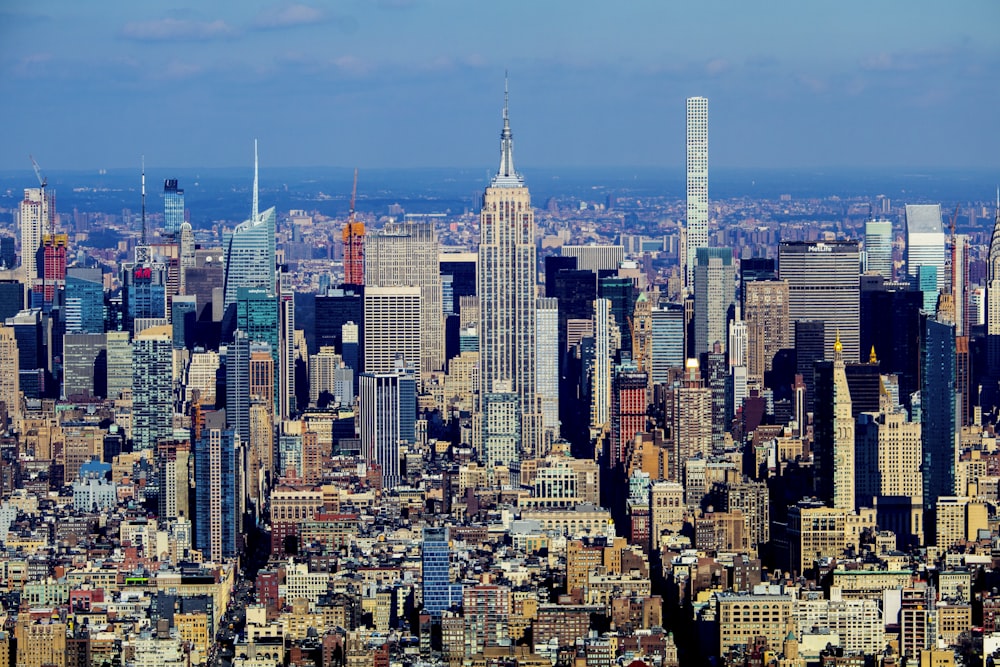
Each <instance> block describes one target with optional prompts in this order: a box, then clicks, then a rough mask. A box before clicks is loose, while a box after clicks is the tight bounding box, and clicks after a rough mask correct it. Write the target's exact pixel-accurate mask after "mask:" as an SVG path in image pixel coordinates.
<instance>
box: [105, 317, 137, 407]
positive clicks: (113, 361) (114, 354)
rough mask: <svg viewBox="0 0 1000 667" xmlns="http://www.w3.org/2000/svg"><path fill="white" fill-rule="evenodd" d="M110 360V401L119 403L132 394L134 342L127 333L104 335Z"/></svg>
mask: <svg viewBox="0 0 1000 667" xmlns="http://www.w3.org/2000/svg"><path fill="white" fill-rule="evenodd" d="M104 338H105V347H106V350H107V359H108V390H107V391H108V396H107V397H108V399H109V400H112V401H117V400H118V399H120V398H121V397H122V395H124V394H127V395H131V394H132V381H133V374H132V342H131V336H130V335H129V332H127V331H109V332H108V333H106V334H105V335H104Z"/></svg>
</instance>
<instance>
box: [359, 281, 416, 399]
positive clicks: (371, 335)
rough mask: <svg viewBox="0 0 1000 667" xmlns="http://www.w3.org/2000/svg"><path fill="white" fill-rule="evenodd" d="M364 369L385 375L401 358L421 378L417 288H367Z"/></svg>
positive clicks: (365, 298)
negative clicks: (411, 365)
mask: <svg viewBox="0 0 1000 667" xmlns="http://www.w3.org/2000/svg"><path fill="white" fill-rule="evenodd" d="M364 309H365V310H364V321H365V330H364V336H365V337H364V345H363V347H364V356H365V360H364V369H365V370H366V371H370V372H372V373H388V372H390V371H392V370H393V369H394V368H395V367H396V362H397V360H398V359H399V358H400V357H402V359H404V360H405V361H406V363H407V364H413V365H414V369H415V370H416V371H417V381H418V382H419V381H420V380H421V378H422V375H421V374H420V372H419V370H420V360H421V355H420V351H421V349H422V345H423V340H422V331H421V330H420V315H421V312H422V311H421V308H420V288H419V287H416V286H409V287H366V288H365V297H364Z"/></svg>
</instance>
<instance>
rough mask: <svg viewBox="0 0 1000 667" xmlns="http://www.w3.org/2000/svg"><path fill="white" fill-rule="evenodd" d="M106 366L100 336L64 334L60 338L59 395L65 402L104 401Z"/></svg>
mask: <svg viewBox="0 0 1000 667" xmlns="http://www.w3.org/2000/svg"><path fill="white" fill-rule="evenodd" d="M107 364H108V362H107V349H106V347H105V338H104V334H103V333H67V334H66V335H65V336H64V337H63V390H62V395H63V396H64V397H65V398H66V399H68V400H83V401H90V400H94V399H96V398H98V397H100V398H104V397H105V395H106V394H107V387H108V380H107V373H108V367H107Z"/></svg>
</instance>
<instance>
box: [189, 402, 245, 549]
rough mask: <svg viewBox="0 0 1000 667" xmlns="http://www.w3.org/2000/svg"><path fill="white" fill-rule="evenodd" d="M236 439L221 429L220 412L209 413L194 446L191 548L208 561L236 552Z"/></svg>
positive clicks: (238, 489) (238, 494)
mask: <svg viewBox="0 0 1000 667" xmlns="http://www.w3.org/2000/svg"><path fill="white" fill-rule="evenodd" d="M242 458H243V452H242V446H241V441H240V436H239V434H238V433H235V432H234V431H232V430H229V429H226V428H225V417H224V414H223V413H222V411H219V412H214V413H210V414H209V415H208V417H207V419H206V423H205V428H204V430H203V431H202V434H201V438H200V439H199V440H198V441H197V442H196V443H195V455H194V471H195V512H194V515H195V546H196V547H197V548H198V549H200V550H201V551H202V552H204V554H205V556H206V557H207V558H210V559H215V560H221V559H223V558H232V557H234V556H236V555H237V554H238V553H239V552H240V547H241V542H242V538H243V534H242V533H243V531H242V528H241V521H240V519H241V517H242V516H243V507H242V502H241V501H242V498H243V494H242V483H241V482H242V481H243V474H242V472H243V471H242V466H241V465H240V463H241V460H242Z"/></svg>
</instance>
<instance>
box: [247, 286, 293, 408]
mask: <svg viewBox="0 0 1000 667" xmlns="http://www.w3.org/2000/svg"><path fill="white" fill-rule="evenodd" d="M279 306H280V304H279V301H278V297H277V296H275V294H274V292H273V291H268V290H267V289H264V288H246V287H243V288H240V290H239V291H238V294H237V298H236V328H237V329H239V330H241V331H244V332H246V335H247V338H249V340H250V342H251V343H257V342H260V343H267V344H268V345H270V346H271V357H272V358H273V359H274V367H275V368H280V366H281V360H280V359H279V352H280V351H281V346H280V342H281V341H280V337H281V329H280V323H281V320H280V309H279ZM281 395H282V392H281V377H280V374H279V373H275V377H274V401H275V413H274V414H282V413H281V403H280V400H281Z"/></svg>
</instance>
